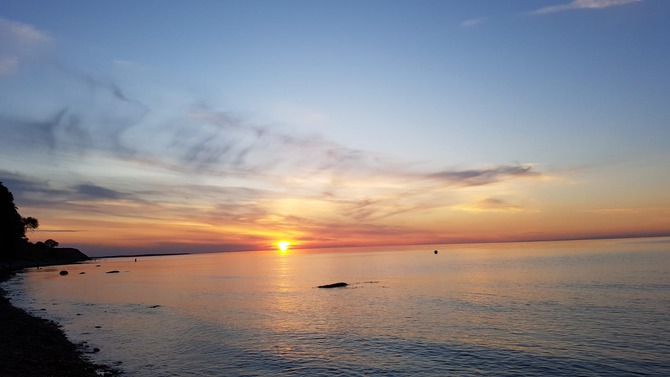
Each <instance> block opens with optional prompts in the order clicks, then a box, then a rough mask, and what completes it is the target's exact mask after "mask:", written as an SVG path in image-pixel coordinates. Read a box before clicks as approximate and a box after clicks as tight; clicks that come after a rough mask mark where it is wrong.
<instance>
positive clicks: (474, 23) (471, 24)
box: [461, 17, 488, 28]
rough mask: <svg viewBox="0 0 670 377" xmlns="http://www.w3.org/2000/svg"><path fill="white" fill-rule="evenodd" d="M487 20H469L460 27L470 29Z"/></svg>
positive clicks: (484, 18)
mask: <svg viewBox="0 0 670 377" xmlns="http://www.w3.org/2000/svg"><path fill="white" fill-rule="evenodd" d="M487 19H488V17H477V18H470V19H467V20H464V21H462V22H461V27H464V28H471V27H475V26H479V25H481V24H482V23H484V22H485V21H486V20H487Z"/></svg>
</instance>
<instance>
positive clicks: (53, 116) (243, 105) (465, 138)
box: [0, 0, 670, 256]
mask: <svg viewBox="0 0 670 377" xmlns="http://www.w3.org/2000/svg"><path fill="white" fill-rule="evenodd" d="M668 67H670V2H668V1H665V0H514V1H498V0H490V1H482V0H467V1H466V0H463V1H458V0H453V1H428V0H419V1H396V0H383V1H376V0H355V1H354V0H340V1H330V0H319V1H299V0H295V1H293V0H291V1H288V0H286V1H269V0H267V1H259V0H249V1H205V0H202V1H154V0H147V1H124V0H121V1H113V2H102V1H94V2H92V1H69V0H64V1H57V2H56V1H46V2H45V1H32V0H20V1H14V0H0V98H1V100H0V181H2V182H3V184H5V185H6V186H7V187H8V188H9V189H10V190H11V191H12V192H13V193H14V196H15V203H16V205H17V206H18V207H19V211H20V213H21V214H22V215H23V216H33V217H37V218H38V219H39V220H40V228H39V229H38V230H36V231H34V232H30V233H29V235H28V236H29V238H30V239H31V240H32V241H39V240H45V239H49V238H52V239H55V240H57V241H59V242H60V244H61V245H62V246H69V247H78V248H80V249H81V250H82V251H84V252H86V253H87V254H89V255H93V256H96V255H113V254H128V253H164V252H215V251H240V250H266V249H272V248H274V247H275V245H276V244H277V242H280V241H285V242H290V243H291V247H293V248H320V247H348V246H366V245H400V244H403V245H404V244H443V243H460V242H500V241H531V240H558V239H585V238H606V237H635V236H661V235H670V195H668V192H670V148H669V147H668V145H669V141H670V106H668V103H669V102H668V99H670V69H668Z"/></svg>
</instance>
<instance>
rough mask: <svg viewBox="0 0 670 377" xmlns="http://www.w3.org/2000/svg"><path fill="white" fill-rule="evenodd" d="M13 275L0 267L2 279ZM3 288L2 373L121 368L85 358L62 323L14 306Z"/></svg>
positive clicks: (86, 376)
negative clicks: (61, 327) (68, 336)
mask: <svg viewBox="0 0 670 377" xmlns="http://www.w3.org/2000/svg"><path fill="white" fill-rule="evenodd" d="M11 276H13V272H12V271H7V270H0V282H4V281H6V280H7V279H9V278H10V277H11ZM5 294H6V292H5V291H4V290H2V289H0V376H4V377H13V376H17V377H18V376H21V377H29V376H35V377H37V376H44V377H49V376H54V377H56V376H58V377H61V376H62V377H94V376H98V377H99V376H114V375H116V374H118V371H116V370H114V369H112V368H109V367H107V366H102V365H96V364H93V363H92V362H90V361H88V360H86V359H84V358H83V355H82V350H81V349H79V348H78V347H77V346H76V345H75V344H73V343H72V342H70V341H69V340H68V339H67V337H66V336H65V334H64V333H63V331H62V330H61V329H60V327H58V325H57V324H56V323H54V322H52V321H48V320H45V319H42V318H37V317H33V316H32V315H30V314H28V313H26V312H25V311H23V310H21V309H19V308H16V307H14V306H12V305H11V304H10V302H9V299H8V298H7V297H5Z"/></svg>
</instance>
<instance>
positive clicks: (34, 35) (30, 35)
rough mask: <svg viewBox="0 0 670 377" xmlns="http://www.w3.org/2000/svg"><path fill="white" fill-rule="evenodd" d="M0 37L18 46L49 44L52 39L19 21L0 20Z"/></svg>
mask: <svg viewBox="0 0 670 377" xmlns="http://www.w3.org/2000/svg"><path fill="white" fill-rule="evenodd" d="M0 35H1V36H3V39H5V40H6V39H11V40H12V41H14V42H15V43H18V44H20V45H24V46H26V45H34V44H40V43H46V42H50V41H51V40H52V39H53V38H52V37H51V36H50V35H49V34H48V33H46V32H44V31H41V30H39V29H37V28H36V27H35V26H33V25H30V24H26V23H23V22H19V21H13V20H8V19H6V18H0Z"/></svg>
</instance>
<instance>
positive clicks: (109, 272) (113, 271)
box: [106, 270, 119, 274]
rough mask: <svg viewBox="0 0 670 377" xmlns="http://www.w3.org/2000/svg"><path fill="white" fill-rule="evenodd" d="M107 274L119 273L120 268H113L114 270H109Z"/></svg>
mask: <svg viewBox="0 0 670 377" xmlns="http://www.w3.org/2000/svg"><path fill="white" fill-rule="evenodd" d="M106 273H107V274H118V273H119V270H112V271H107V272H106Z"/></svg>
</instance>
